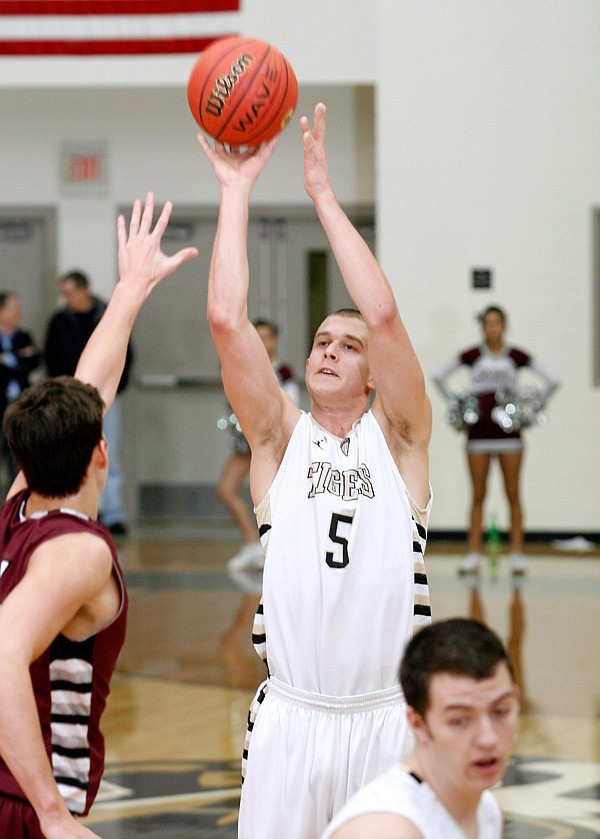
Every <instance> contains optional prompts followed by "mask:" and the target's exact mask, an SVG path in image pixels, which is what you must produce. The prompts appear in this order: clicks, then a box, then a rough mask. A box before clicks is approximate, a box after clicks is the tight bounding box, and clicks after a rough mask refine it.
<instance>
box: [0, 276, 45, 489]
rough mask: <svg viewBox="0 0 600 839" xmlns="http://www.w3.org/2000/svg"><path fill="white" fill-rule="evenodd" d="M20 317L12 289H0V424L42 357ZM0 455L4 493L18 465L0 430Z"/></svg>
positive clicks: (19, 304) (15, 295)
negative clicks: (22, 324)
mask: <svg viewBox="0 0 600 839" xmlns="http://www.w3.org/2000/svg"><path fill="white" fill-rule="evenodd" d="M21 318H22V310H21V301H20V300H19V297H18V295H17V294H16V292H14V291H0V342H1V347H0V425H1V423H2V419H3V417H4V413H5V411H6V409H7V408H8V406H9V405H10V403H11V402H14V401H15V399H17V398H18V397H19V396H20V395H21V393H22V392H23V391H24V390H25V388H26V387H28V385H29V376H30V374H31V373H32V372H33V370H35V369H36V368H37V367H39V366H40V363H41V360H42V355H41V352H40V351H39V350H38V348H37V347H36V346H35V344H34V343H33V339H32V337H31V335H30V334H29V332H25V331H24V330H22V329H21ZM0 458H1V460H2V466H3V469H4V472H5V475H4V481H5V492H4V494H6V492H7V491H8V487H9V486H10V485H11V484H12V482H13V481H14V479H15V478H16V476H17V472H18V469H17V465H16V463H15V461H14V458H13V456H12V453H11V451H10V448H9V446H8V443H7V441H6V437H5V436H4V432H3V431H1V430H0Z"/></svg>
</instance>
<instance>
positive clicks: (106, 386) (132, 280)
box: [75, 192, 198, 411]
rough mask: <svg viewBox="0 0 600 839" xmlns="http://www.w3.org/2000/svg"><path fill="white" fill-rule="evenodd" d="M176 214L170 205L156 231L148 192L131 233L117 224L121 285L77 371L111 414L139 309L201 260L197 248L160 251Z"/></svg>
mask: <svg viewBox="0 0 600 839" xmlns="http://www.w3.org/2000/svg"><path fill="white" fill-rule="evenodd" d="M172 209H173V205H172V204H171V202H170V201H167V203H166V204H165V206H164V207H163V210H162V212H161V214H160V216H159V217H158V221H157V222H156V224H155V225H154V230H152V216H153V213H154V194H153V193H152V192H149V193H148V195H147V196H146V203H145V205H144V211H143V212H142V202H141V201H139V200H137V201H135V202H134V205H133V210H132V213H131V221H130V222H129V232H127V229H126V226H125V218H124V217H123V216H119V218H118V220H117V238H118V243H119V256H118V261H119V282H118V283H117V285H116V286H115V289H114V291H113V293H112V296H111V298H110V300H109V302H108V306H107V307H106V311H105V312H104V315H103V316H102V319H101V320H100V323H99V324H98V326H97V327H96V329H95V330H94V331H93V333H92V335H91V337H90V339H89V341H88V342H87V344H86V345H85V349H84V350H83V352H82V354H81V356H80V358H79V362H78V364H77V370H76V371H75V376H76V377H77V378H78V379H81V380H82V381H84V382H87V383H88V384H92V385H94V386H95V387H96V388H98V390H99V391H100V395H101V396H102V398H103V399H104V403H105V405H106V410H107V411H108V409H109V408H110V406H111V405H112V402H113V399H114V397H115V393H116V390H117V386H118V384H119V380H120V378H121V373H122V372H123V365H124V363H125V354H126V352H127V343H128V341H129V336H130V335H131V330H132V328H133V324H134V322H135V319H136V317H137V315H138V312H139V310H140V309H141V308H142V306H143V304H144V302H145V300H146V299H147V297H148V295H149V294H150V292H151V291H152V289H153V288H154V286H155V285H157V283H159V282H160V281H161V280H163V279H164V278H165V277H168V276H169V274H172V273H173V272H174V271H175V270H176V269H177V268H179V266H180V265H182V264H183V263H184V262H187V261H188V260H190V259H193V258H194V257H195V256H198V250H197V248H182V249H181V250H180V251H178V252H177V253H176V254H174V255H173V256H167V255H166V254H164V253H163V252H162V251H161V247H160V246H161V240H162V237H163V233H164V232H165V230H166V228H167V224H168V223H169V218H170V216H171V210H172Z"/></svg>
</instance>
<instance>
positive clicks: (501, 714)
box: [322, 662, 519, 839]
mask: <svg viewBox="0 0 600 839" xmlns="http://www.w3.org/2000/svg"><path fill="white" fill-rule="evenodd" d="M429 696H430V700H429V705H428V708H427V711H426V713H425V715H424V717H421V716H420V715H419V714H418V713H417V712H416V711H415V710H414V709H413V708H411V707H409V708H408V711H407V716H408V720H409V723H410V727H411V729H412V731H413V734H414V735H415V741H416V745H415V748H414V749H413V751H412V752H411V753H410V755H409V756H408V758H407V759H406V761H405V763H404V765H402V766H400V765H396V766H394V767H392V768H391V769H389V770H388V771H387V772H385V773H384V774H383V775H380V776H379V777H378V778H376V779H375V780H374V781H371V782H370V783H369V784H367V785H365V786H364V787H362V789H360V790H359V791H358V792H357V793H356V794H355V795H354V796H353V797H352V798H351V799H350V800H349V801H348V802H347V803H346V804H345V805H344V807H342V809H341V810H340V811H339V812H338V813H337V815H336V816H335V817H334V819H333V821H332V822H331V824H330V825H329V827H328V828H327V830H326V831H325V833H324V834H323V836H322V839H359V838H360V839H465V837H468V839H501V836H502V814H501V811H500V807H499V805H498V803H497V801H496V799H495V798H494V796H493V794H492V793H491V792H490V791H489V790H490V787H492V786H494V785H495V784H497V783H498V782H499V781H500V779H501V777H502V774H503V772H504V770H505V768H506V766H507V764H508V761H509V758H510V754H511V750H512V745H513V741H514V737H515V732H516V726H517V717H518V707H519V701H518V696H517V689H516V687H515V684H514V682H513V680H512V678H511V675H510V672H509V670H508V667H507V666H506V664H505V663H504V662H501V663H499V664H498V665H497V667H496V669H495V670H494V672H493V674H492V675H491V676H490V677H488V678H483V679H473V678H470V677H467V676H462V675H461V676H458V675H454V674H452V673H448V672H440V673H437V674H436V675H434V676H433V677H432V679H431V684H430V693H429Z"/></svg>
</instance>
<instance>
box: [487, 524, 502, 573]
mask: <svg viewBox="0 0 600 839" xmlns="http://www.w3.org/2000/svg"><path fill="white" fill-rule="evenodd" d="M485 547H486V551H487V555H488V557H489V563H490V576H491V578H492V580H497V579H498V562H499V559H500V550H501V547H502V537H501V536H500V531H499V530H498V523H497V521H496V515H495V513H492V515H491V516H490V526H489V527H488V530H487V533H486V536H485Z"/></svg>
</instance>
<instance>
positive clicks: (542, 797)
mask: <svg viewBox="0 0 600 839" xmlns="http://www.w3.org/2000/svg"><path fill="white" fill-rule="evenodd" d="M119 548H120V549H119V553H120V556H121V560H122V563H123V567H124V570H125V573H126V577H127V581H128V587H129V593H130V599H131V606H130V619H129V628H128V635H127V640H126V643H125V647H124V650H123V653H122V656H121V660H120V664H119V668H118V671H117V673H116V674H115V677H114V680H113V689H112V692H111V696H110V697H109V704H108V708H107V711H106V714H105V720H104V732H105V736H106V742H107V768H106V772H105V776H104V781H103V783H102V787H101V792H100V795H99V797H98V799H97V801H96V804H95V805H94V807H93V809H92V814H91V815H90V816H89V817H88V819H87V820H86V824H88V826H90V827H91V828H92V829H93V830H94V831H95V832H96V833H97V834H98V835H99V836H101V837H103V839H121V837H122V839H136V837H142V836H143V837H145V839H158V838H159V837H160V839H191V837H207V839H208V838H209V837H210V838H211V839H213V838H214V839H234V837H236V835H237V827H236V825H237V808H238V802H239V786H238V782H239V759H240V753H241V748H242V742H243V739H244V731H245V722H246V715H247V709H248V704H249V701H250V699H251V697H252V695H253V693H254V689H255V687H256V686H257V685H258V684H259V682H260V681H261V680H262V678H263V665H262V663H261V662H260V660H259V659H258V656H256V655H255V653H254V651H253V648H252V646H251V643H250V627H251V624H252V618H253V613H254V608H255V606H256V603H257V601H258V597H259V594H258V592H259V588H260V575H257V574H251V573H250V574H246V575H245V576H244V575H242V576H240V577H239V578H238V579H232V578H231V577H230V576H229V575H228V573H227V569H226V561H227V559H228V557H229V556H231V554H232V553H234V552H235V550H236V549H237V544H236V542H235V540H234V539H232V538H231V533H229V532H227V531H225V534H224V535H223V533H213V534H211V533H202V532H200V531H199V532H198V533H195V532H192V533H190V532H188V531H186V530H181V531H179V532H178V531H177V530H173V529H172V528H170V529H168V530H161V529H160V528H157V529H155V530H154V531H151V530H148V529H146V530H145V531H141V530H140V532H138V533H135V532H134V533H133V535H132V537H130V538H129V539H128V540H126V541H124V542H123V543H122V544H121V545H120V546H119ZM426 563H427V568H428V575H429V580H430V586H431V597H432V605H433V609H434V616H435V618H438V619H439V618H445V617H450V616H453V615H473V616H476V617H479V618H482V619H484V620H485V621H486V622H488V623H489V624H490V626H492V627H493V628H494V629H495V630H496V631H497V632H498V633H499V634H500V636H501V637H502V638H503V640H504V641H505V642H506V643H507V644H508V645H509V647H510V650H511V653H512V656H513V659H514V661H515V664H516V666H517V670H518V673H519V679H520V682H521V686H522V691H523V696H524V703H523V713H522V717H521V722H520V732H519V737H518V742H517V747H516V750H515V757H514V760H513V762H512V764H511V766H510V768H509V770H508V772H507V774H506V777H505V779H504V783H503V786H502V787H501V788H500V789H499V790H498V791H497V795H498V798H499V800H500V803H501V805H502V807H503V809H504V811H505V813H506V816H507V823H506V829H505V836H506V837H507V839H509V837H510V839H550V838H551V837H552V839H569V838H570V837H573V839H592V837H600V643H599V641H598V634H599V630H600V615H599V611H598V604H599V603H600V548H599V547H598V546H596V548H595V549H594V550H592V551H590V552H588V553H585V554H584V553H574V554H570V553H567V552H564V553H563V552H560V553H559V552H558V551H555V550H553V549H552V548H550V547H547V548H539V547H536V548H535V551H533V549H532V550H531V551H530V552H529V570H528V573H527V575H526V576H525V577H523V578H515V579H513V578H512V577H511V575H510V573H509V571H508V567H507V562H506V560H505V559H504V560H502V561H501V563H500V567H499V573H498V575H497V578H496V579H495V578H493V577H492V576H491V575H490V572H489V569H487V568H485V569H482V573H481V574H480V577H479V583H478V584H477V585H473V581H472V580H465V579H464V578H462V577H459V576H458V575H457V574H456V563H457V555H456V548H453V547H452V546H447V547H444V546H441V545H436V544H435V543H434V544H431V545H430V546H429V548H428V552H427V556H426ZM256 839H285V837H256Z"/></svg>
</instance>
